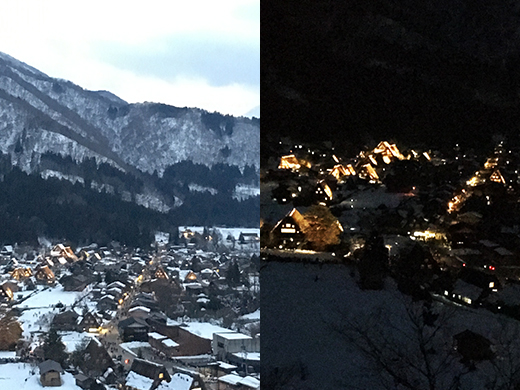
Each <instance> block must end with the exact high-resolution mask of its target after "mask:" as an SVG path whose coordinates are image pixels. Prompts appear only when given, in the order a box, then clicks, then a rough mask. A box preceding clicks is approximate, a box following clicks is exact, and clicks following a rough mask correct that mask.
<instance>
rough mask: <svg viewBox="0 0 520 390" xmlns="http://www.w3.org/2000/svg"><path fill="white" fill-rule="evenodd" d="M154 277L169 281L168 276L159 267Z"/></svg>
mask: <svg viewBox="0 0 520 390" xmlns="http://www.w3.org/2000/svg"><path fill="white" fill-rule="evenodd" d="M154 277H155V278H157V279H168V274H167V273H166V271H164V269H163V268H162V267H157V269H156V270H155V273H154Z"/></svg>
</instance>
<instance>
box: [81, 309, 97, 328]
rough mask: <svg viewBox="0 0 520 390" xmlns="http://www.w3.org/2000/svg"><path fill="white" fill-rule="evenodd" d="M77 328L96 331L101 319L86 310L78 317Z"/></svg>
mask: <svg viewBox="0 0 520 390" xmlns="http://www.w3.org/2000/svg"><path fill="white" fill-rule="evenodd" d="M77 322H78V329H79V330H82V331H84V332H98V330H99V327H100V326H101V321H100V319H99V318H97V317H96V316H95V315H94V314H93V313H92V312H90V311H89V312H87V313H85V314H84V315H83V316H81V318H78V321H77Z"/></svg>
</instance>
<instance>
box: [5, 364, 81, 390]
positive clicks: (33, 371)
mask: <svg viewBox="0 0 520 390" xmlns="http://www.w3.org/2000/svg"><path fill="white" fill-rule="evenodd" d="M61 381H62V385H61V386H60V387H56V389H60V390H81V387H79V386H77V385H76V380H75V379H74V377H73V376H72V374H69V373H68V372H66V373H64V374H62V375H61ZM0 389H2V390H4V389H5V390H41V389H44V387H43V386H42V385H41V383H40V370H39V369H38V367H37V366H32V365H30V364H28V363H10V364H0Z"/></svg>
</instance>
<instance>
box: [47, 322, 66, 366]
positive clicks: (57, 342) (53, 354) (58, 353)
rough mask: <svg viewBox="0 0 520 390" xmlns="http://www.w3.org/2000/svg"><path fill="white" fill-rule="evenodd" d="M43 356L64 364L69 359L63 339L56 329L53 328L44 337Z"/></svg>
mask: <svg viewBox="0 0 520 390" xmlns="http://www.w3.org/2000/svg"><path fill="white" fill-rule="evenodd" d="M43 356H44V358H45V359H46V360H47V359H51V360H54V361H56V362H58V363H60V364H61V365H62V366H63V365H64V363H65V361H66V360H67V356H68V355H67V352H65V344H63V341H61V336H60V335H58V332H57V331H56V329H54V328H51V329H50V330H49V333H47V334H46V335H45V336H44V339H43Z"/></svg>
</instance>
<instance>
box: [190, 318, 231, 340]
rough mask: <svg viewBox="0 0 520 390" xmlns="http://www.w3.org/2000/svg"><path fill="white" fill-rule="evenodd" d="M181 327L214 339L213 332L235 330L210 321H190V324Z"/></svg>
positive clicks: (202, 336) (200, 335) (204, 337)
mask: <svg viewBox="0 0 520 390" xmlns="http://www.w3.org/2000/svg"><path fill="white" fill-rule="evenodd" d="M181 328H182V329H184V330H186V331H187V332H189V333H191V334H194V335H196V336H199V337H201V338H203V339H208V340H213V333H222V332H225V333H227V332H233V331H232V330H231V329H226V328H222V327H220V326H217V325H213V324H210V323H208V322H189V323H188V324H185V325H182V326H181Z"/></svg>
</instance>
